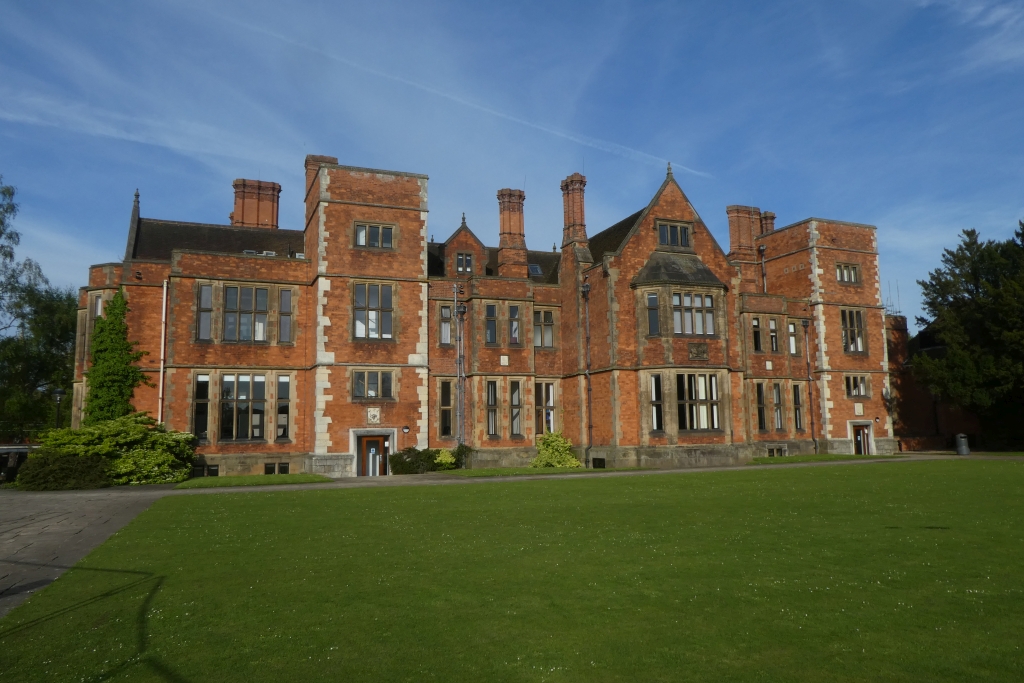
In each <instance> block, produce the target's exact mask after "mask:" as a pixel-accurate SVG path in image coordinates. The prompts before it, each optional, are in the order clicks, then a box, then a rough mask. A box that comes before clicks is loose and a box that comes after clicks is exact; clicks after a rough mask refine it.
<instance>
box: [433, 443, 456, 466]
mask: <svg viewBox="0 0 1024 683" xmlns="http://www.w3.org/2000/svg"><path fill="white" fill-rule="evenodd" d="M434 465H435V467H436V468H437V469H439V470H453V469H455V456H454V455H452V452H451V451H450V450H448V449H447V448H442V449H441V450H439V451H438V452H437V455H435V456H434Z"/></svg>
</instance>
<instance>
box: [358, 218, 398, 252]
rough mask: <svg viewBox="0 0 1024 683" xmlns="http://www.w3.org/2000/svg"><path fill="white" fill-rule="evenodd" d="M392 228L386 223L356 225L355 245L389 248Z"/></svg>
mask: <svg viewBox="0 0 1024 683" xmlns="http://www.w3.org/2000/svg"><path fill="white" fill-rule="evenodd" d="M393 232H394V228H393V227H391V226H388V225H369V224H366V225H363V224H358V225H356V246H358V247H374V248H377V249H390V248H391V246H392V236H393Z"/></svg>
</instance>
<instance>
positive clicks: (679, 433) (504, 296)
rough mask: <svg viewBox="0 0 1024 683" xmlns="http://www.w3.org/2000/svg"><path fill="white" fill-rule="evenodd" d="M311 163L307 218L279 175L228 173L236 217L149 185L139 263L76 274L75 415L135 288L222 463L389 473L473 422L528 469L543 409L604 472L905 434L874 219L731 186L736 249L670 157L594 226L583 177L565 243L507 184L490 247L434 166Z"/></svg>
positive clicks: (143, 328) (189, 412)
mask: <svg viewBox="0 0 1024 683" xmlns="http://www.w3.org/2000/svg"><path fill="white" fill-rule="evenodd" d="M305 177H306V186H305V188H304V202H305V224H304V226H302V227H303V229H302V230H282V229H280V228H279V227H278V225H277V216H278V196H279V193H280V186H278V185H276V184H274V183H266V182H258V181H246V180H236V181H235V184H234V188H235V195H236V196H235V211H234V213H233V214H232V224H231V225H206V224H194V223H177V222H173V221H161V220H153V219H147V218H142V217H140V215H139V202H138V197H136V202H135V205H134V208H133V212H132V218H131V223H130V226H129V236H128V246H127V249H126V253H125V258H124V261H123V262H121V263H114V264H101V265H97V266H93V267H92V268H91V269H90V274H89V285H88V286H87V287H84V288H82V290H81V294H80V310H79V322H80V324H79V336H78V345H77V352H76V353H77V355H76V378H77V383H76V386H75V393H74V402H73V404H74V420H75V423H76V424H77V423H78V422H79V421H80V419H81V413H82V407H83V402H84V400H85V395H86V389H85V382H86V380H85V375H84V373H85V371H86V370H87V359H88V355H89V341H90V334H91V329H92V323H93V321H94V320H95V317H96V315H97V314H101V312H102V306H103V302H104V301H106V300H109V298H110V297H111V296H113V294H114V292H115V291H116V290H117V288H118V287H122V288H123V290H124V292H125V295H126V297H127V299H128V305H129V307H130V309H131V310H130V313H129V319H128V322H129V329H130V330H131V336H132V339H134V340H138V342H139V345H140V348H141V349H142V350H145V351H147V352H148V355H146V356H145V357H144V358H143V360H142V361H141V364H142V367H143V369H144V370H145V371H146V372H147V373H148V374H149V376H150V377H151V378H152V380H153V384H154V386H153V387H141V388H140V389H139V390H138V391H137V392H136V396H135V405H136V407H137V408H138V409H140V410H148V411H149V412H150V413H151V414H153V415H154V416H158V417H159V418H160V419H162V420H163V421H164V422H165V423H166V424H167V425H168V426H169V427H171V428H174V429H179V430H183V431H193V432H196V433H201V436H203V438H202V441H201V445H200V447H199V452H200V454H201V456H202V462H203V463H204V464H205V465H206V466H217V467H218V468H219V471H220V473H221V474H233V473H259V472H263V471H265V468H268V467H269V468H271V469H275V471H280V468H281V467H282V465H285V464H286V465H287V466H288V467H289V471H291V472H299V471H310V472H322V473H326V474H329V475H331V476H349V475H361V474H371V475H372V474H381V473H384V472H385V465H384V463H383V459H382V458H381V457H380V456H381V454H382V453H386V452H393V451H395V450H400V449H402V448H405V447H407V446H417V447H420V448H423V447H427V446H430V447H441V446H448V447H454V446H455V445H457V443H458V438H459V436H460V432H461V433H462V435H463V438H464V440H465V441H466V443H468V444H470V445H471V446H472V447H473V448H474V449H475V454H474V456H473V464H474V465H475V466H484V465H492V464H493V465H513V464H525V463H526V462H527V461H528V459H529V458H531V457H532V456H533V454H535V452H536V448H535V443H536V438H537V436H538V435H539V434H540V433H542V432H543V431H546V430H550V429H554V430H557V431H562V432H563V433H565V434H566V435H567V436H568V437H569V438H570V439H571V440H572V441H573V443H574V444H577V445H578V446H580V455H581V457H583V458H585V459H588V460H592V459H603V461H604V464H606V465H607V466H609V467H611V466H616V465H617V466H626V465H642V466H655V467H684V466H688V465H696V464H709V463H720V464H728V463H738V462H741V461H744V460H747V459H749V458H750V457H754V456H758V455H764V454H766V453H770V454H780V455H781V454H784V453H785V454H794V453H808V452H813V451H814V450H815V448H817V449H818V450H820V451H828V452H849V453H852V452H855V451H856V452H865V453H886V452H891V451H892V450H893V448H894V443H895V442H894V436H893V425H892V423H891V421H890V418H889V414H888V412H887V410H886V406H887V397H888V396H889V391H890V387H889V381H890V380H889V359H888V353H889V350H888V348H887V346H888V345H887V343H886V340H887V333H886V330H887V327H886V325H887V320H886V316H885V314H884V311H883V308H882V304H881V294H880V288H879V278H878V252H877V240H876V236H875V232H876V231H875V228H874V227H872V226H867V225H860V224H855V223H845V222H841V221H831V220H823V219H808V220H805V221H801V222H799V223H795V224H793V225H789V226H786V227H783V228H779V229H775V226H774V220H775V216H774V214H772V213H770V212H761V211H760V210H759V209H758V208H755V207H744V206H730V207H728V209H727V215H728V218H729V233H730V245H729V246H730V250H729V252H728V253H726V252H725V251H723V249H722V248H721V247H720V246H719V244H718V243H717V242H716V240H715V238H714V237H713V236H712V235H711V233H710V231H709V230H708V229H707V227H706V226H705V224H704V222H703V221H702V220H701V218H700V216H699V215H698V214H697V212H696V210H695V209H694V207H693V205H692V204H691V203H690V201H689V199H688V198H687V197H686V195H685V194H684V193H683V190H682V189H681V188H680V186H679V185H678V183H677V182H676V181H675V178H674V177H673V175H672V173H671V169H669V172H668V174H667V176H666V178H665V180H664V182H663V183H662V185H661V187H660V188H658V190H657V192H656V193H655V194H654V197H653V198H652V199H651V201H650V203H649V204H648V205H647V206H646V207H644V208H643V209H642V210H640V211H638V212H637V213H635V214H633V215H631V216H630V217H628V218H626V219H624V220H623V221H620V222H619V223H617V224H615V225H613V226H611V227H610V228H608V229H606V230H603V231H601V232H598V233H596V234H594V235H593V236H589V237H588V233H587V228H586V222H585V211H584V192H585V186H586V178H584V177H583V176H582V175H580V174H578V173H575V174H573V175H571V176H569V177H568V178H566V179H565V181H563V182H562V184H561V189H562V193H563V199H564V203H565V212H564V226H563V231H562V240H561V245H562V246H561V249H560V251H552V252H545V251H530V250H528V249H527V245H526V241H525V229H524V226H525V222H524V220H525V213H524V206H525V201H526V196H525V193H524V192H523V191H521V190H515V189H508V188H506V189H502V190H500V191H499V192H498V193H497V200H498V204H499V206H498V210H499V216H498V218H499V225H500V231H499V235H500V237H499V245H498V246H497V247H487V246H485V245H484V244H483V243H482V242H481V241H480V240H479V238H477V236H476V235H475V234H474V233H473V231H472V230H471V229H470V227H469V226H468V225H466V223H465V219H463V222H462V225H461V226H459V228H457V229H456V230H455V232H454V233H453V234H452V235H451V237H449V238H448V240H447V241H445V242H432V241H428V239H427V216H428V208H427V177H426V176H423V175H417V174H412V173H402V172H394V171H381V170H374V169H364V168H354V167H348V166H342V165H339V164H338V162H337V159H334V158H332V157H323V156H310V157H307V159H306V176H305ZM553 237H554V236H553ZM555 241H556V242H557V240H555ZM584 289H586V290H587V293H586V297H584V296H583V295H582V293H583V290H584ZM588 321H589V323H588ZM588 330H589V340H590V341H589V344H588V342H587V339H588ZM161 335H163V336H162V337H161ZM888 337H889V342H890V344H889V345H891V343H892V339H893V336H892V334H889V335H888ZM904 343H905V342H904ZM460 350H461V357H462V359H463V366H462V367H463V368H464V372H463V373H462V376H461V379H460V372H459V358H460ZM588 352H589V353H588ZM588 357H589V368H588ZM588 384H589V386H590V389H591V392H590V399H589V401H588V390H587V389H588ZM460 389H461V390H460ZM460 403H461V406H462V413H463V414H464V420H463V422H462V423H460V421H459V414H460V409H459V408H460ZM588 405H590V406H591V407H590V408H588ZM204 425H205V429H204ZM590 434H592V435H593V436H592V441H591V439H590ZM588 444H589V448H588V447H587V446H588ZM597 462H600V460H598V461H597Z"/></svg>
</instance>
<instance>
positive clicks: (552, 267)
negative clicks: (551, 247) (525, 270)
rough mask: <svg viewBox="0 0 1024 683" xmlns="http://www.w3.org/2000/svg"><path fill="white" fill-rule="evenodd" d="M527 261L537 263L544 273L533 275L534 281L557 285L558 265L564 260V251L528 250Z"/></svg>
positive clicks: (531, 277)
mask: <svg viewBox="0 0 1024 683" xmlns="http://www.w3.org/2000/svg"><path fill="white" fill-rule="evenodd" d="M526 262H527V263H536V264H537V265H538V266H540V269H541V272H542V273H543V274H542V275H531V276H530V279H531V280H533V281H534V282H537V283H541V284H546V285H557V284H558V265H559V264H560V263H561V262H562V253H561V252H558V251H527V252H526Z"/></svg>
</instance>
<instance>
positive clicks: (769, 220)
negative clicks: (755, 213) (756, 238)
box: [761, 211, 775, 235]
mask: <svg viewBox="0 0 1024 683" xmlns="http://www.w3.org/2000/svg"><path fill="white" fill-rule="evenodd" d="M774 229H775V214H774V213H772V212H771V211H765V212H763V213H762V214H761V234H762V235H767V234H768V233H770V232H771V231H772V230H774Z"/></svg>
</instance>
